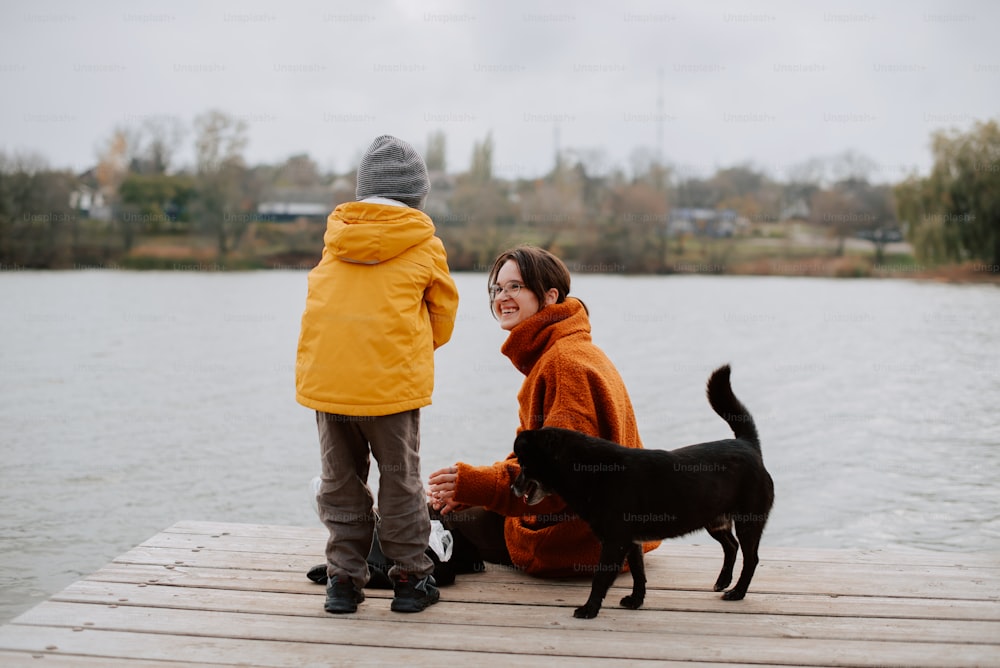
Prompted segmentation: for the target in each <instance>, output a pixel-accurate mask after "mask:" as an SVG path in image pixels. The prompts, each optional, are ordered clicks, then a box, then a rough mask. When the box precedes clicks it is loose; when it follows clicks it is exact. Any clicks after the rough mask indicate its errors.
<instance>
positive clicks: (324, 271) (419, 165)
mask: <svg viewBox="0 0 1000 668" xmlns="http://www.w3.org/2000/svg"><path fill="white" fill-rule="evenodd" d="M429 190H430V181H429V179H428V177H427V168H426V166H425V165H424V161H423V159H422V158H421V157H420V155H418V154H417V152H416V151H415V150H414V149H413V147H412V146H410V145H409V144H408V143H406V142H404V141H401V140H399V139H397V138H395V137H392V136H389V135H382V136H380V137H377V138H376V139H375V141H373V142H372V144H371V146H369V147H368V150H367V151H366V152H365V155H364V156H363V157H362V159H361V164H360V166H359V167H358V185H357V191H356V195H357V199H358V201H356V202H347V203H344V204H341V205H340V206H338V207H337V208H336V209H335V210H334V211H333V213H331V214H330V216H329V218H328V219H327V230H326V235H325V236H324V244H325V246H324V249H323V256H322V259H321V260H320V262H319V264H318V265H316V267H315V268H313V269H312V271H310V272H309V278H308V295H307V297H306V308H305V313H303V315H302V329H301V333H300V335H299V344H298V357H297V361H296V374H295V375H296V379H295V382H296V396H295V398H296V400H297V401H298V402H299V403H300V404H302V405H303V406H306V407H308V408H312V409H314V410H315V411H316V422H317V426H318V429H319V441H320V450H321V457H322V475H321V484H320V488H319V491H318V493H317V496H316V500H317V503H318V506H319V510H320V517H321V518H322V520H323V523H324V524H325V525H326V527H327V529H328V530H329V532H330V537H329V540H328V541H327V546H326V561H327V575H328V584H327V595H326V604H325V609H326V611H327V612H331V613H343V612H354V611H356V610H357V607H358V603H360V602H361V601H363V600H364V593H363V592H362V588H363V587H364V585H365V583H366V582H367V581H368V578H369V576H370V575H369V571H368V566H367V564H366V562H365V558H366V556H367V555H368V552H369V549H370V548H371V546H372V537H373V532H374V530H375V523H376V514H375V510H374V499H373V498H372V493H371V489H370V488H369V487H368V484H367V480H368V471H369V467H370V461H369V453H371V455H373V456H374V457H375V460H376V462H377V466H378V469H379V493H378V512H379V514H380V515H381V521H380V524H379V539H380V541H381V545H382V549H383V551H384V552H385V555H386V556H387V557H388V558H389V559H391V560H392V561H393V562H394V563H395V565H394V566H393V568H392V570H391V571H390V572H389V577H390V578H391V579H392V581H393V589H394V597H393V601H392V606H391V607H392V610H394V611H396V612H419V611H421V610H423V609H424V608H426V607H427V606H428V605H431V604H433V603H435V602H437V600H438V599H439V597H440V594H439V592H438V589H437V587H436V583H435V581H434V578H433V576H432V575H431V573H432V571H433V568H434V565H433V562H432V561H431V559H430V558H429V557H428V556H427V555H426V554H425V551H426V550H427V543H428V536H429V534H430V518H429V516H428V510H427V499H426V496H425V492H424V488H423V484H422V482H421V478H420V459H419V449H420V408H421V407H422V406H427V405H428V404H430V403H431V393H432V390H433V387H434V350H435V349H436V348H437V347H438V346H441V345H444V344H445V343H447V341H448V340H449V339H450V338H451V333H452V329H453V327H454V324H455V314H456V311H457V309H458V290H457V288H456V287H455V282H454V281H453V280H452V278H451V276H450V274H449V271H448V262H447V255H446V253H445V249H444V245H443V244H442V243H441V240H440V239H438V238H437V237H436V236H435V235H434V223H433V222H432V221H431V219H430V218H429V217H428V216H427V215H426V214H424V213H423V212H422V211H420V208H421V207H422V206H423V203H424V199H425V197H426V196H427V192H428V191H429Z"/></svg>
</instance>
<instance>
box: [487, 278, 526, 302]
mask: <svg viewBox="0 0 1000 668" xmlns="http://www.w3.org/2000/svg"><path fill="white" fill-rule="evenodd" d="M523 287H524V284H523V283H518V282H517V281H508V282H507V283H506V284H505V285H497V284H496V283H494V284H493V285H491V286H490V287H489V290H490V299H496V298H497V297H499V296H500V293H503V292H505V293H507V296H508V297H516V296H517V293H519V292H520V291H521V288H523Z"/></svg>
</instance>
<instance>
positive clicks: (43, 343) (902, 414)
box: [0, 271, 1000, 621]
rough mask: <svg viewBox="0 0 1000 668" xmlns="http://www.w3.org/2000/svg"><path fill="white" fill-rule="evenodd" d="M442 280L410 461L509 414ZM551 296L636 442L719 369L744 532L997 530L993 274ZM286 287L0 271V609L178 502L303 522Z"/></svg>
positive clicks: (299, 295)
mask: <svg viewBox="0 0 1000 668" xmlns="http://www.w3.org/2000/svg"><path fill="white" fill-rule="evenodd" d="M456 278H457V281H458V283H459V287H460V290H461V294H462V299H463V302H462V306H461V310H460V314H459V321H458V323H457V327H456V331H455V336H454V339H453V341H452V342H451V343H449V344H448V345H447V346H445V347H444V348H442V349H440V350H439V351H438V353H437V365H438V369H437V388H436V390H435V398H434V405H433V406H431V407H429V408H427V409H425V411H424V414H423V427H422V428H423V441H422V446H421V448H422V457H423V469H424V471H425V473H427V472H430V471H432V470H434V469H436V468H439V467H441V466H445V465H448V464H451V463H453V462H454V461H457V460H463V461H467V462H470V463H476V464H486V463H491V462H493V461H495V460H497V459H499V458H502V457H504V456H505V455H506V454H507V453H508V452H509V449H510V444H511V441H512V438H513V430H514V427H515V425H516V399H515V395H516V392H517V389H518V387H519V385H520V381H521V376H520V375H519V374H518V373H517V372H516V371H515V370H514V369H513V367H512V366H511V365H510V363H509V362H508V361H507V359H506V358H504V357H503V356H501V355H500V353H499V347H500V344H501V343H502V342H503V338H504V336H505V334H504V333H503V332H502V331H501V330H500V329H499V328H498V327H497V325H496V323H495V322H494V321H493V319H492V318H491V316H490V315H489V312H488V309H487V307H486V296H485V287H484V285H485V276H483V275H478V274H477V275H469V274H465V275H458V276H457V277H456ZM573 293H574V294H576V295H578V296H580V297H581V298H583V299H584V301H586V303H587V305H588V306H589V308H590V311H591V315H592V321H593V326H594V338H595V340H596V341H597V343H598V345H600V346H602V347H603V348H604V349H605V351H606V352H607V353H608V354H609V356H610V357H611V358H612V360H614V362H615V363H616V364H617V365H618V367H619V368H620V370H621V372H622V375H623V376H624V378H625V380H626V382H627V384H628V387H629V390H630V393H631V395H632V399H633V402H634V404H635V406H636V412H637V414H638V417H639V424H640V429H641V432H642V435H643V439H644V441H645V443H646V445H647V447H663V448H673V447H678V446H681V445H685V444H688V443H693V442H698V441H703V440H712V439H717V438H723V437H726V436H728V431H727V427H726V425H725V423H724V422H722V421H721V420H720V419H719V418H718V417H717V416H716V415H715V414H714V413H713V412H712V411H711V409H710V408H709V406H708V403H707V401H706V400H705V398H704V389H703V388H704V383H705V381H706V380H707V378H708V375H709V373H710V372H711V370H712V369H713V368H715V367H717V366H719V365H720V364H723V363H726V362H729V363H731V364H732V365H733V387H734V389H735V391H736V394H737V396H739V397H740V399H742V400H743V401H744V403H746V405H747V406H748V407H749V408H750V410H751V411H752V412H753V414H754V416H755V418H756V420H757V425H758V429H759V431H760V434H761V438H762V442H763V451H764V457H765V461H766V462H767V465H768V468H769V469H770V471H771V474H772V476H773V477H774V479H775V487H776V499H775V507H774V511H773V514H772V517H771V522H770V524H769V526H768V528H767V530H766V532H765V534H764V545H765V547H780V546H783V545H796V546H815V547H854V548H868V547H881V546H885V545H890V546H894V547H900V548H914V549H930V550H951V551H972V550H977V551H981V550H993V551H998V552H1000V491H998V488H997V485H996V481H997V480H998V479H1000V475H998V474H1000V425H998V420H997V417H996V415H997V412H996V406H997V403H998V400H1000V345H998V344H1000V334H998V332H1000V290H997V289H996V288H995V287H989V286H949V285H937V284H931V283H917V282H905V281H888V280H887V281H869V280H859V281H833V280H822V279H787V278H735V277H698V276H692V277H635V278H631V277H621V276H593V275H579V276H575V277H574V281H573ZM304 297H305V273H304V272H260V273H243V274H187V273H179V272H174V273H129V272H111V271H108V272H53V273H37V274H35V273H6V274H0V309H2V313H3V314H4V316H3V325H2V327H0V378H2V379H3V391H2V393H0V425H2V427H0V448H2V453H3V457H2V459H0V471H2V481H3V482H2V485H0V539H2V541H3V544H4V550H3V555H2V557H0V589H2V591H3V596H2V603H0V621H5V620H7V619H9V618H11V617H12V616H13V615H14V614H16V613H17V612H19V611H22V610H24V609H26V608H27V607H30V606H31V605H33V604H34V603H36V602H38V601H39V600H40V599H41V598H44V597H47V596H49V595H51V594H52V593H54V592H55V591H58V590H59V589H61V588H63V587H65V586H66V585H67V584H69V583H70V582H72V581H73V580H75V579H78V578H79V577H80V576H82V575H84V574H86V573H88V572H91V571H93V570H95V569H97V568H99V567H101V566H102V565H104V564H105V563H107V562H108V561H110V560H111V559H112V558H114V557H115V556H116V555H118V554H120V553H122V552H124V551H126V550H127V549H129V548H130V547H132V546H133V545H135V544H136V543H139V542H141V541H142V540H145V539H146V538H148V537H149V536H151V535H153V534H155V533H156V532H158V531H160V530H162V529H163V528H165V527H167V526H169V525H171V524H173V523H174V522H176V521H178V520H182V519H198V520H214V521H233V522H253V523H278V524H300V525H315V523H316V519H315V515H314V514H313V511H312V510H311V508H310V503H309V498H308V482H309V480H310V479H311V478H312V476H313V475H315V473H316V470H317V468H318V446H317V442H316V435H315V423H314V421H313V419H312V415H311V414H310V412H309V411H308V410H306V409H304V408H302V407H300V406H298V405H297V404H296V403H295V400H294V396H293V379H294V357H295V344H296V338H297V335H298V326H299V318H300V316H301V311H302V306H303V303H304ZM372 482H373V483H375V482H376V481H374V480H373V481H372ZM681 540H687V541H691V542H703V541H705V540H707V537H706V535H704V534H693V535H692V536H690V537H688V538H684V539H681ZM317 556H319V555H317ZM234 566H235V564H234Z"/></svg>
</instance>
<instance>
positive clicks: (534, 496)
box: [510, 473, 549, 506]
mask: <svg viewBox="0 0 1000 668" xmlns="http://www.w3.org/2000/svg"><path fill="white" fill-rule="evenodd" d="M510 491H511V493H512V494H513V495H514V496H520V497H523V498H524V502H525V503H527V504H528V505H529V506H533V505H535V504H537V503H540V502H541V501H542V499H544V498H545V497H547V496H548V495H549V493H548V492H547V491H545V489H544V488H543V487H542V486H541V485H539V484H538V481H536V480H532V479H530V478H528V477H526V476H525V475H524V473H521V474H520V475H518V476H517V479H516V480H515V481H514V484H512V485H511V486H510Z"/></svg>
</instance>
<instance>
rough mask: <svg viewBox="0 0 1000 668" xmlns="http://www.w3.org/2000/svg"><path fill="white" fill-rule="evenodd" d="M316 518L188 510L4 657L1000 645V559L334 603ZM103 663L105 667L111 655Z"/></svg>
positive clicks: (29, 619)
mask: <svg viewBox="0 0 1000 668" xmlns="http://www.w3.org/2000/svg"><path fill="white" fill-rule="evenodd" d="M325 540H326V532H325V529H323V528H322V527H320V526H314V527H274V526H266V525H245V524H242V525H231V524H224V523H214V522H179V523H177V524H175V525H174V526H172V527H170V528H169V529H168V530H166V531H164V532H163V533H161V534H158V535H157V536H153V537H152V538H150V539H149V540H148V541H146V542H145V543H143V544H142V545H140V546H138V547H136V548H135V549H133V550H131V551H129V552H128V553H126V554H125V555H122V556H121V557H119V558H117V559H116V560H115V561H114V562H113V563H111V564H108V565H107V566H106V567H105V568H102V569H101V570H99V571H98V572H96V573H94V574H92V575H91V576H89V577H88V578H86V579H84V580H82V581H80V582H77V583H74V584H73V585H71V586H69V587H67V588H66V589H65V590H64V591H62V592H60V593H59V594H57V595H56V596H54V597H53V598H52V599H51V600H50V601H48V602H46V603H43V604H41V605H40V606H37V607H36V608H33V609H32V610H29V611H28V612H26V613H24V614H23V615H21V616H20V617H18V618H17V619H15V620H14V621H13V622H12V623H10V624H8V625H6V626H3V627H0V662H3V665H8V664H10V665H22V664H25V665H39V664H38V661H39V659H37V658H34V657H35V656H43V657H44V665H49V666H53V665H55V666H61V665H65V666H69V667H71V668H72V666H83V667H84V668H89V667H90V666H94V665H108V666H112V667H114V666H116V665H130V666H131V665H148V666H149V667H150V668H163V667H164V666H167V665H178V664H182V665H235V664H241V665H249V664H252V665H257V666H285V665H294V666H311V665H331V664H332V663H336V664H338V665H384V664H385V663H401V664H404V665H431V664H433V665H434V666H440V665H442V664H449V663H458V664H460V665H466V664H468V663H475V664H481V665H483V666H491V665H505V666H506V665H511V664H522V665H574V666H577V665H587V664H589V663H592V662H598V663H600V664H601V665H604V664H606V663H607V662H608V661H611V665H646V664H648V665H654V664H655V665H680V662H684V664H685V665H688V666H691V665H707V664H712V665H720V666H721V665H733V664H739V665H743V664H746V663H753V664H766V665H801V666H812V665H835V666H842V665H843V666H847V665H852V666H853V665H861V666H865V665H873V666H874V665H910V666H922V665H935V666H937V665H941V666H948V665H989V664H997V663H998V662H996V660H995V658H994V657H997V656H1000V606H998V605H997V601H998V600H1000V568H998V567H997V566H998V563H1000V562H998V560H997V559H996V555H965V554H957V555H954V554H947V555H937V554H929V555H928V554H923V553H907V554H901V555H897V554H895V553H892V552H882V551H836V552H835V551H823V550H808V549H802V548H781V547H773V548H768V549H766V550H762V563H761V566H760V567H759V569H758V572H757V576H756V577H755V578H754V583H753V585H752V586H751V591H750V594H749V596H748V597H747V599H746V600H744V601H740V602H725V601H722V600H720V598H719V595H718V593H716V592H712V591H710V585H711V583H712V582H713V581H714V579H715V575H716V574H717V570H718V568H719V565H720V562H721V554H720V550H719V548H718V546H717V545H715V544H711V545H684V544H679V543H677V542H668V543H667V544H665V545H664V546H663V547H661V548H660V549H659V550H657V551H656V552H654V553H652V554H651V555H648V556H647V571H648V577H649V581H650V582H649V586H650V589H649V592H648V594H647V599H646V605H645V606H644V607H643V609H641V610H638V611H633V610H624V609H622V608H620V607H618V605H617V601H618V599H619V598H620V597H621V596H622V595H623V594H625V593H627V592H628V590H629V588H630V586H631V578H630V576H628V575H623V576H621V577H620V578H619V579H618V580H617V582H616V586H615V587H613V588H612V591H611V592H610V594H609V596H608V598H607V600H606V603H607V606H606V607H605V608H604V609H603V610H602V612H601V615H600V616H599V617H598V618H597V619H594V620H577V619H574V618H573V617H572V610H573V608H575V607H576V606H577V605H579V604H581V603H582V602H583V600H585V598H586V596H587V593H588V591H589V587H590V579H589V577H587V576H586V575H585V574H583V575H582V576H581V577H580V578H570V579H557V580H540V579H535V578H530V577H527V576H525V575H524V574H522V573H520V572H518V571H516V570H514V569H503V568H497V567H490V568H489V569H488V571H487V572H486V573H482V574H476V575H469V576H463V577H460V578H459V582H458V583H457V584H456V585H454V586H452V587H447V588H443V590H442V594H443V599H444V600H443V601H442V603H441V604H439V605H436V606H434V607H432V608H430V609H429V610H427V611H425V612H424V613H421V614H420V615H398V614H395V613H392V612H390V610H389V600H388V599H389V598H390V597H391V595H392V594H391V592H388V591H384V590H369V591H368V592H367V593H368V597H369V600H368V601H366V602H365V603H363V604H362V606H361V607H360V609H359V611H358V613H356V614H353V615H337V616H334V615H327V614H326V613H325V612H323V610H322V602H323V596H324V589H323V588H322V587H320V586H317V585H314V584H312V583H310V582H308V581H307V580H306V578H305V577H304V573H305V570H306V569H307V568H309V567H310V566H312V565H313V564H314V563H316V562H317V560H319V559H321V558H322V557H321V556H319V555H321V554H322V550H323V546H324V544H325ZM102 661H103V662H104V663H101V662H102Z"/></svg>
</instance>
